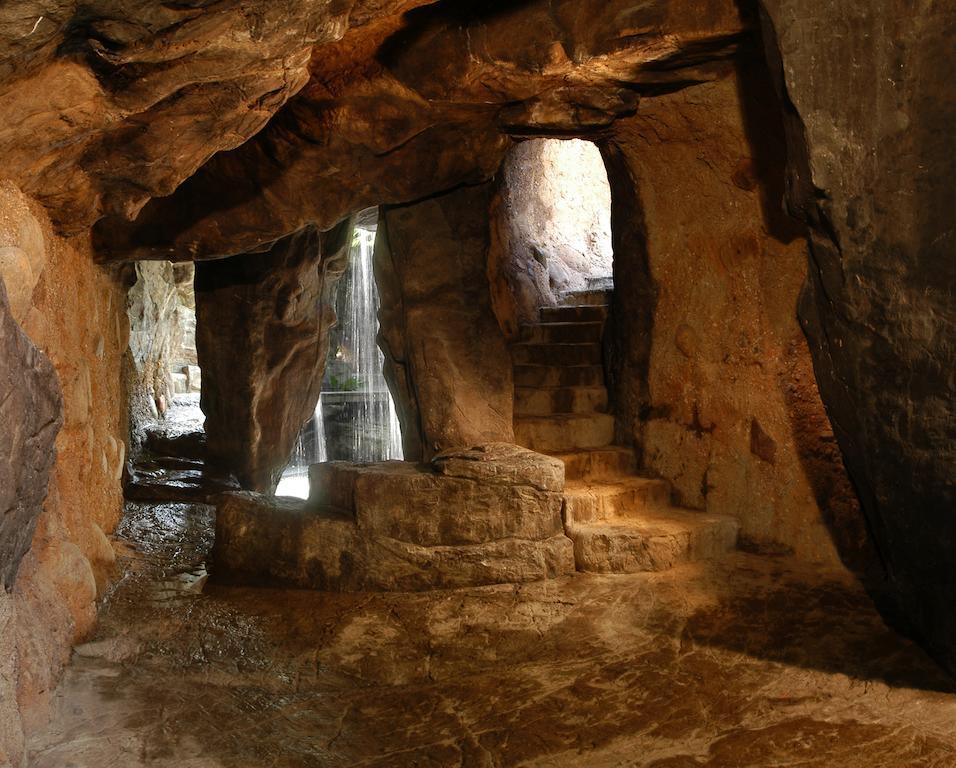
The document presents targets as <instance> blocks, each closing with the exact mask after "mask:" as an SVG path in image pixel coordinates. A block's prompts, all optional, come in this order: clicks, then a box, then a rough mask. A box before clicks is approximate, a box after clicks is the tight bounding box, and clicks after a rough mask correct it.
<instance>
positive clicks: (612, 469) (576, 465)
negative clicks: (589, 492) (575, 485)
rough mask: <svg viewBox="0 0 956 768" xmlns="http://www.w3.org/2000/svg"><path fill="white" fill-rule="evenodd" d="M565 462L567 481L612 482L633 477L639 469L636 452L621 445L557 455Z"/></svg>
mask: <svg viewBox="0 0 956 768" xmlns="http://www.w3.org/2000/svg"><path fill="white" fill-rule="evenodd" d="M555 458H556V459H561V461H563V462H564V477H565V480H591V481H594V480H610V479H614V478H620V477H622V476H625V477H626V476H627V475H631V474H633V473H634V471H635V469H636V468H637V460H636V458H635V456H634V451H633V450H632V449H631V448H626V447H624V446H620V445H609V446H608V447H607V448H593V449H590V450H585V451H572V452H571V453H559V454H555Z"/></svg>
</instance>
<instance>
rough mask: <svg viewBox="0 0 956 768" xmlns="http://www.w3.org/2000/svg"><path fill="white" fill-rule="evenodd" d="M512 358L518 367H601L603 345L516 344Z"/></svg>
mask: <svg viewBox="0 0 956 768" xmlns="http://www.w3.org/2000/svg"><path fill="white" fill-rule="evenodd" d="M511 350H512V357H513V358H514V361H515V363H516V364H518V365H529V364H530V365H599V364H600V363H601V345H600V344H596V343H593V342H592V343H587V344H515V345H514V346H513V347H512V348H511Z"/></svg>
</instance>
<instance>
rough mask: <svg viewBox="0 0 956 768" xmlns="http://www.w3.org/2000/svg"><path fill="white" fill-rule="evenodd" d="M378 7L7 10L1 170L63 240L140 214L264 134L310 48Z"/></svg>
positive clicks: (97, 5) (63, 4)
mask: <svg viewBox="0 0 956 768" xmlns="http://www.w3.org/2000/svg"><path fill="white" fill-rule="evenodd" d="M396 5H398V6H399V7H400V6H401V3H396ZM377 10H380V9H378V8H376V7H372V8H365V9H363V7H362V4H361V3H339V4H336V5H335V6H334V7H333V6H330V5H329V4H327V3H322V2H317V1H315V2H313V1H309V2H304V3H303V2H298V0H296V1H295V2H292V1H291V0H290V1H289V2H273V1H272V0H270V1H269V2H256V3H252V4H249V3H246V2H239V0H227V2H222V3H215V4H213V5H210V4H208V3H200V4H195V3H187V4H173V3H163V4H157V3H154V2H141V1H140V0H133V2H124V3H122V4H119V5H117V4H116V3H112V2H108V1H107V0H94V2H91V3H78V2H75V0H44V1H43V2H32V1H30V2H18V3H14V4H9V5H6V6H5V7H4V8H3V9H0V73H2V74H0V76H2V79H3V83H2V88H0V115H2V116H3V126H4V128H3V130H2V131H0V153H2V155H3V157H4V159H5V168H4V170H5V175H6V176H8V177H10V178H12V179H14V180H15V181H17V182H18V183H20V184H21V186H22V187H23V190H24V191H25V192H26V193H27V194H31V195H33V196H35V197H37V198H38V199H40V200H42V201H43V203H44V205H46V206H47V207H48V209H49V210H50V211H51V214H52V216H53V218H54V221H55V222H56V224H57V226H58V228H59V229H60V230H61V231H64V232H70V233H76V232H81V231H83V230H84V229H86V228H88V227H89V226H90V225H91V224H92V223H93V222H94V221H95V220H96V219H97V218H99V217H100V216H102V215H103V214H104V213H108V214H112V215H115V216H118V217H133V216H135V215H136V213H137V212H138V211H139V210H140V208H142V206H143V205H144V204H145V203H146V202H147V201H148V200H149V199H150V197H154V196H162V195H168V194H170V193H171V192H172V191H173V190H174V189H175V188H176V187H177V186H178V185H179V184H180V183H181V182H182V181H183V180H184V179H186V178H187V177H188V176H190V175H191V174H192V173H194V172H195V171H196V169H197V168H199V167H200V166H201V165H202V164H203V163H205V162H206V161H207V160H208V159H209V158H210V157H212V156H213V155H214V154H215V153H216V152H219V151H221V150H225V149H232V148H234V147H237V146H239V145H240V144H242V142H243V141H245V140H246V139H248V138H249V137H250V136H252V135H253V134H255V133H256V132H257V131H258V130H260V129H261V128H262V127H263V126H264V125H265V123H266V121H267V120H269V118H270V117H272V115H273V114H274V113H275V112H276V110H277V109H279V107H281V106H282V105H283V104H284V103H285V102H286V101H287V100H288V99H289V97H290V96H292V95H293V94H294V93H296V92H297V91H299V90H300V89H301V88H302V87H303V86H304V85H305V84H306V82H307V81H308V79H309V60H310V57H311V54H312V49H313V46H314V45H316V44H319V43H324V42H329V41H333V40H337V39H339V38H341V37H342V35H343V34H344V33H345V31H346V30H347V29H348V27H349V19H350V16H351V15H352V14H355V16H352V18H355V20H356V21H359V20H361V19H362V18H363V17H364V18H366V19H367V18H368V16H369V15H372V16H374V15H375V13H376V11H377ZM385 10H387V11H389V12H395V11H397V10H398V9H397V8H394V7H392V6H386V9H385Z"/></svg>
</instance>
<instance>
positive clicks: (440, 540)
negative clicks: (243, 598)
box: [213, 443, 574, 591]
mask: <svg viewBox="0 0 956 768" xmlns="http://www.w3.org/2000/svg"><path fill="white" fill-rule="evenodd" d="M310 480H311V484H312V488H313V489H314V491H313V494H312V497H311V498H310V499H309V500H308V501H300V500H298V499H291V498H284V497H278V498H275V497H270V496H263V495H260V494H256V493H249V492H242V493H226V494H223V495H222V496H221V497H220V499H219V503H218V505H217V516H216V543H215V546H214V548H213V561H214V574H215V577H216V578H217V579H220V580H223V581H227V582H232V583H245V584H269V585H283V586H295V587H305V588H313V589H329V590H342V591H353V590H421V589H434V588H446V587H462V586H473V585H480V584H497V583H508V582H525V581H537V580H540V579H547V578H554V577H556V576H560V575H564V574H567V573H571V572H572V571H573V570H574V556H573V546H572V543H571V540H570V539H568V538H567V537H566V536H565V535H564V528H563V524H562V519H561V507H562V501H563V496H562V491H563V488H564V468H563V466H562V465H561V462H559V461H557V460H556V459H553V458H551V457H549V456H543V455H541V454H537V453H534V452H533V451H528V450H525V449H523V448H518V447H517V446H512V445H506V444H497V443H496V444H491V445H488V446H481V447H478V448H472V449H468V450H464V451H454V452H450V453H447V454H443V455H440V456H438V457H436V458H435V460H434V461H433V463H432V465H424V464H412V463H408V462H399V461H387V462H380V463H376V464H353V463H350V462H326V463H322V464H315V465H313V466H312V467H311V471H310ZM545 489H550V490H545Z"/></svg>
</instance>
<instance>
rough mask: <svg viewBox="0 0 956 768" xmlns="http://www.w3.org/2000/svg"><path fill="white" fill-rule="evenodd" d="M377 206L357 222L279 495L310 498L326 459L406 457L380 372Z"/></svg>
mask: <svg viewBox="0 0 956 768" xmlns="http://www.w3.org/2000/svg"><path fill="white" fill-rule="evenodd" d="M377 223H378V209H377V208H369V209H366V210H364V211H362V212H361V213H360V214H358V216H357V217H356V223H355V227H354V230H353V233H352V240H351V245H350V248H349V257H348V267H347V269H346V272H345V274H344V275H343V276H342V278H341V280H340V281H339V283H338V285H337V286H336V289H335V297H334V309H335V316H336V318H337V320H336V323H335V325H334V326H333V327H332V328H331V329H330V331H329V356H328V359H327V361H326V365H325V372H324V375H323V378H322V390H321V392H320V394H319V401H318V403H317V404H316V407H315V411H314V413H313V415H312V417H311V418H310V419H309V421H307V422H306V424H305V425H304V426H303V428H302V431H301V432H300V433H299V437H298V439H297V440H296V444H295V448H294V450H293V454H292V458H291V460H290V462H289V464H288V466H287V467H286V469H285V470H284V471H283V473H282V479H281V480H280V481H279V485H278V487H277V488H276V495H279V496H295V497H299V498H306V497H308V495H309V466H310V465H312V464H315V463H318V462H323V461H353V462H374V461H384V460H390V459H393V460H401V459H402V458H403V453H402V433H401V427H400V425H399V421H398V416H397V413H396V410H395V403H394V401H393V399H392V395H391V393H390V392H389V389H388V386H387V384H386V382H385V377H384V375H383V373H382V368H383V366H384V363H385V357H384V355H383V354H382V350H381V349H380V348H379V346H378V341H377V336H378V328H379V323H378V308H379V302H380V299H379V292H378V287H377V285H376V283H375V276H374V274H373V269H372V260H373V254H374V251H375V238H376V232H377Z"/></svg>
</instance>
